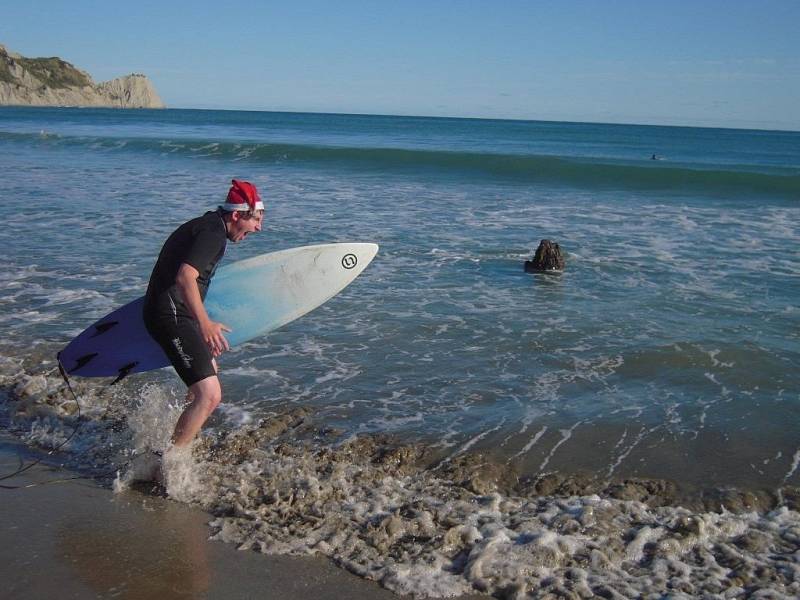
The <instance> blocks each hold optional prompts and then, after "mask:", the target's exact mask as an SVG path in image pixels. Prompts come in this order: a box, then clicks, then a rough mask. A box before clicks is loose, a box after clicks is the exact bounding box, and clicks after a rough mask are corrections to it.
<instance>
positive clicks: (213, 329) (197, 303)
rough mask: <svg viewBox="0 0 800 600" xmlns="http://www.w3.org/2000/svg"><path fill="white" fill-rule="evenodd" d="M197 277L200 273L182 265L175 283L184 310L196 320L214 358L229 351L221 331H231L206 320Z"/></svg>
mask: <svg viewBox="0 0 800 600" xmlns="http://www.w3.org/2000/svg"><path fill="white" fill-rule="evenodd" d="M199 276H200V273H199V272H198V271H197V269H195V268H194V267H193V266H192V265H190V264H187V263H183V264H182V265H181V266H180V268H179V269H178V275H177V277H176V278H175V283H176V285H177V286H178V288H179V289H180V291H181V294H182V295H183V301H184V303H185V304H186V308H188V309H189V312H190V313H191V314H192V316H193V317H194V318H195V319H197V324H198V325H199V326H200V335H202V336H203V341H205V343H206V345H207V346H208V349H209V350H211V355H212V356H213V357H214V358H216V357H217V356H219V355H220V354H222V353H223V352H225V351H226V350H230V349H231V346H230V344H228V340H226V339H225V336H224V335H222V332H223V331H231V329H230V328H229V327H228V326H227V325H223V324H222V323H217V322H216V321H212V320H211V319H209V318H208V313H207V312H206V309H205V307H204V306H203V299H202V298H201V296H200V288H198V287H197V278H198V277H199Z"/></svg>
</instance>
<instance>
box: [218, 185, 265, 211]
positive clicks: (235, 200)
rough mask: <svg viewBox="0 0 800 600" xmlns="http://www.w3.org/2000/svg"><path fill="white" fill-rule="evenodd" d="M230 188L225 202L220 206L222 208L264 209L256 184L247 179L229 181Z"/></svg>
mask: <svg viewBox="0 0 800 600" xmlns="http://www.w3.org/2000/svg"><path fill="white" fill-rule="evenodd" d="M231 183H232V184H233V185H231V189H229V190H228V197H227V198H226V199H225V204H223V205H222V206H220V208H221V209H222V210H225V211H228V212H233V211H235V210H243V211H244V210H246V211H250V212H252V211H256V210H264V203H263V202H261V198H260V197H259V195H258V190H257V189H256V186H254V185H253V184H252V183H250V182H248V181H239V180H238V179H233V180H232V181H231Z"/></svg>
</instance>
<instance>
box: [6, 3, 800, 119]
mask: <svg viewBox="0 0 800 600" xmlns="http://www.w3.org/2000/svg"><path fill="white" fill-rule="evenodd" d="M223 7H224V8H223ZM2 12H3V21H2V23H0V43H3V44H5V45H6V46H7V47H8V48H9V49H11V50H13V51H16V52H19V53H21V54H24V55H26V56H54V55H55V56H60V57H62V58H64V59H65V60H68V61H70V62H72V63H73V64H75V65H76V66H78V67H80V68H83V69H85V70H87V71H88V72H89V73H90V74H91V75H92V76H93V77H94V79H95V80H96V81H103V80H106V79H111V78H113V77H117V76H120V75H124V74H127V73H130V72H142V73H145V74H146V75H148V76H149V77H150V78H151V79H152V81H153V82H154V84H155V85H156V88H157V89H158V91H159V93H160V94H161V96H162V99H163V100H164V101H165V102H166V103H167V104H168V105H169V106H170V107H175V108H177V107H187V108H230V109H255V110H287V111H315V112H350V113H379V114H405V115H437V116H465V117H488V118H514V119H544V120H565V121H594V122H618V123H619V122H621V123H658V124H673V125H710V126H723V127H754V128H765V129H775V128H777V129H791V130H800V35H798V30H800V25H798V24H800V0H780V1H779V0H759V1H752V2H750V1H737V0H728V1H726V2H717V1H711V0H709V1H701V0H693V1H689V0H686V1H684V0H669V1H664V2H646V1H642V0H640V1H636V2H633V1H612V0H606V1H602V0H595V1H583V2H578V1H570V0H563V1H561V2H556V1H555V0H554V1H553V2H535V1H529V2H517V1H506V2H503V1H502V0H495V1H494V2H488V1H487V2H484V1H475V2H468V1H462V2H455V1H437V0H428V1H425V2H417V1H411V0H409V1H406V2H403V1H394V2H384V1H381V0H373V1H371V2H355V1H348V0H339V1H338V2H305V1H302V0H297V1H295V2H241V1H238V0H227V1H226V2H220V1H218V0H217V1H215V2H210V1H206V0H194V1H193V2H183V1H173V2H169V1H165V0H162V1H158V2H153V1H150V0H141V1H138V2H135V3H117V2H109V1H108V0H105V1H88V0H72V1H69V2H67V1H58V0H52V1H39V0H26V2H24V3H23V2H14V3H11V4H10V5H9V6H4V7H3V11H2Z"/></svg>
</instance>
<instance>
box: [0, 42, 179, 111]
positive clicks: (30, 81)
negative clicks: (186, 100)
mask: <svg viewBox="0 0 800 600" xmlns="http://www.w3.org/2000/svg"><path fill="white" fill-rule="evenodd" d="M0 105H17V106H95V107H108V108H165V106H164V103H163V102H162V101H161V98H159V96H158V92H156V89H155V87H154V86H153V84H152V83H151V82H150V80H149V79H148V78H147V77H146V76H145V75H141V74H139V73H132V74H131V75H126V76H124V77H118V78H116V79H112V80H111V81H104V82H102V83H95V82H94V81H93V80H92V77H91V76H90V75H89V74H88V73H87V72H86V71H82V70H80V69H77V68H76V67H75V66H73V65H72V64H70V63H68V62H67V61H65V60H62V59H60V58H58V57H56V56H54V57H50V58H26V57H24V56H21V55H20V54H17V53H16V52H10V51H9V50H7V49H6V47H5V46H3V45H2V44H0Z"/></svg>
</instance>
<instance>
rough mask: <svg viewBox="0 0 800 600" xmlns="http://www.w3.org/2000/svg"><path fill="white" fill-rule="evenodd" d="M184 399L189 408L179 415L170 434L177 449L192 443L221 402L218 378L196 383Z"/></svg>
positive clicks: (214, 377) (213, 376)
mask: <svg viewBox="0 0 800 600" xmlns="http://www.w3.org/2000/svg"><path fill="white" fill-rule="evenodd" d="M214 366H215V367H216V364H215V365H214ZM186 399H187V400H188V401H189V406H187V407H186V409H185V410H184V411H183V413H182V414H181V416H180V418H179V419H178V423H177V424H176V425H175V431H174V432H173V434H172V445H173V446H177V447H179V448H180V447H182V446H187V445H189V444H190V443H191V442H192V440H193V439H194V438H195V436H196V435H197V432H199V431H200V429H201V428H202V427H203V423H205V422H206V420H207V419H208V417H209V416H211V413H212V412H214V409H215V408H217V406H218V405H219V403H220V401H221V400H222V387H221V386H220V384H219V377H217V376H216V375H212V376H211V377H206V378H205V379H202V380H200V381H198V382H197V383H195V384H194V385H192V386H191V387H189V391H188V392H187V394H186Z"/></svg>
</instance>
